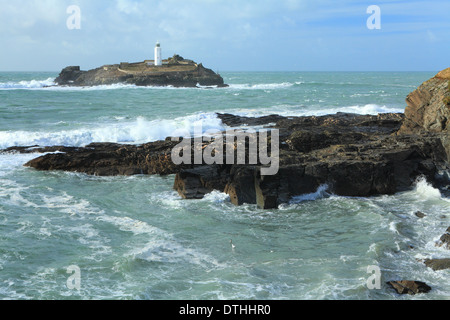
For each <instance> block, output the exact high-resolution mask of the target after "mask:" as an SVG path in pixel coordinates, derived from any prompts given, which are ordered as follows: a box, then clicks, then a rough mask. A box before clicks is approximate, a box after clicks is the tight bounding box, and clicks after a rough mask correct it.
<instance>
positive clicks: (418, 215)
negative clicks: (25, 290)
mask: <svg viewBox="0 0 450 320" xmlns="http://www.w3.org/2000/svg"><path fill="white" fill-rule="evenodd" d="M414 214H415V215H416V217H417V218H420V219H423V218H425V217H426V216H427V215H426V214H425V213H423V212H422V211H417V212H416V213H414Z"/></svg>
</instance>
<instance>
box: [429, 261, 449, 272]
mask: <svg viewBox="0 0 450 320" xmlns="http://www.w3.org/2000/svg"><path fill="white" fill-rule="evenodd" d="M424 263H425V265H426V266H427V267H428V268H431V269H433V270H434V271H439V270H445V269H450V259H427V260H425V261H424Z"/></svg>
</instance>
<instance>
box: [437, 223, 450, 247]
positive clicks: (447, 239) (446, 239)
mask: <svg viewBox="0 0 450 320" xmlns="http://www.w3.org/2000/svg"><path fill="white" fill-rule="evenodd" d="M437 245H438V246H439V247H444V248H446V249H449V250H450V227H448V229H447V231H446V232H445V233H444V234H443V235H442V237H441V238H440V239H439V242H438V243H437Z"/></svg>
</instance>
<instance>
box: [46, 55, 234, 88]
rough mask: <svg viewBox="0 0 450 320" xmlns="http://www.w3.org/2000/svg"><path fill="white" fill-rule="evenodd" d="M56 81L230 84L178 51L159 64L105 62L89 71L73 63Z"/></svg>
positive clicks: (68, 83)
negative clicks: (184, 57)
mask: <svg viewBox="0 0 450 320" xmlns="http://www.w3.org/2000/svg"><path fill="white" fill-rule="evenodd" d="M55 83H56V84H57V85H59V86H98V85H111V84H117V83H124V84H134V85H137V86H174V87H196V86H198V85H200V86H218V87H224V86H227V85H225V84H224V80H223V78H222V77H221V76H220V75H218V74H216V73H215V72H213V71H212V70H211V69H207V68H205V67H204V66H203V65H202V64H196V63H195V62H193V61H191V60H185V59H183V58H182V57H180V56H177V55H175V56H174V57H173V58H171V59H169V60H168V61H167V63H166V64H164V65H163V66H159V67H156V66H154V65H152V64H151V63H147V62H140V63H121V64H115V65H105V66H102V67H100V68H96V69H93V70H89V71H82V70H80V67H79V66H70V67H66V68H64V69H63V70H62V71H61V73H60V74H59V76H58V77H57V78H56V79H55Z"/></svg>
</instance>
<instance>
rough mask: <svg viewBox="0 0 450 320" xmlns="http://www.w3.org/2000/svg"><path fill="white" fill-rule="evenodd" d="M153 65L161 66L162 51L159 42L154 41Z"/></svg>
mask: <svg viewBox="0 0 450 320" xmlns="http://www.w3.org/2000/svg"><path fill="white" fill-rule="evenodd" d="M155 66H157V67H158V66H162V53H161V45H160V44H159V42H157V43H156V47H155Z"/></svg>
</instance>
